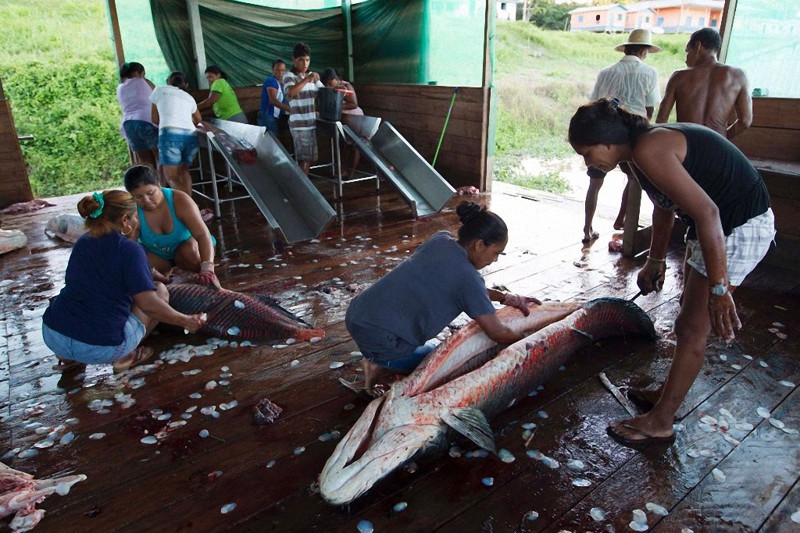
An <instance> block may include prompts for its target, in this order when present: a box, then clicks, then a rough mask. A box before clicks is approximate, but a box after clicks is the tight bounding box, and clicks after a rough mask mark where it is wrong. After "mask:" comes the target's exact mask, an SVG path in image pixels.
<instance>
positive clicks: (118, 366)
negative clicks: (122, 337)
mask: <svg viewBox="0 0 800 533" xmlns="http://www.w3.org/2000/svg"><path fill="white" fill-rule="evenodd" d="M155 353H156V352H155V351H154V350H153V349H152V348H148V347H147V346H139V347H138V348H136V349H135V350H134V351H132V352H131V353H129V354H128V355H126V356H125V357H123V358H121V359H117V360H116V361H114V363H113V366H114V373H115V374H117V373H119V372H125V371H126V370H128V369H129V368H131V367H133V366H136V365H140V364H142V363H144V362H145V361H147V360H148V359H150V358H151V357H153V356H154V355H155Z"/></svg>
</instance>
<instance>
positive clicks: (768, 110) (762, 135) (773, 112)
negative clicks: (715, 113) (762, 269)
mask: <svg viewBox="0 0 800 533" xmlns="http://www.w3.org/2000/svg"><path fill="white" fill-rule="evenodd" d="M734 143H735V144H736V145H737V146H738V147H739V148H740V149H741V150H742V151H743V152H744V153H745V155H747V156H748V157H749V158H750V159H751V161H752V162H753V163H754V164H755V166H756V168H758V170H759V172H760V173H761V175H762V176H763V178H764V181H765V182H766V184H767V188H768V189H769V195H770V200H771V202H772V210H773V211H774V212H775V228H776V229H777V231H778V236H777V237H776V239H775V240H776V243H777V246H776V247H774V248H772V250H771V251H770V253H769V255H768V256H767V259H766V261H767V262H768V263H771V264H775V265H777V266H782V267H785V268H789V269H791V270H794V271H796V272H800V100H793V99H787V98H754V99H753V125H752V126H751V127H750V128H749V129H747V130H745V131H744V132H743V133H742V134H741V135H739V136H737V137H736V138H734Z"/></svg>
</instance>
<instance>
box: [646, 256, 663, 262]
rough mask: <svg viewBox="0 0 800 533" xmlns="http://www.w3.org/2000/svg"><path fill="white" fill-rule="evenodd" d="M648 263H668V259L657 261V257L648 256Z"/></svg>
mask: <svg viewBox="0 0 800 533" xmlns="http://www.w3.org/2000/svg"><path fill="white" fill-rule="evenodd" d="M647 260H648V261H653V262H654V263H666V262H667V260H666V259H656V258H655V257H651V256H649V255H648V256H647Z"/></svg>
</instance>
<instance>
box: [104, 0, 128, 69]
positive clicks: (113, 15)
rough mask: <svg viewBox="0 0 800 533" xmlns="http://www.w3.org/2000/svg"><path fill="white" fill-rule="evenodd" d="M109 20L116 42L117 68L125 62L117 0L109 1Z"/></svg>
mask: <svg viewBox="0 0 800 533" xmlns="http://www.w3.org/2000/svg"><path fill="white" fill-rule="evenodd" d="M107 3H108V20H109V22H110V25H111V40H112V41H114V53H115V54H116V56H117V68H118V69H119V68H120V67H122V64H123V63H124V62H125V50H123V48H122V33H120V30H119V17H118V16H117V2H116V0H107Z"/></svg>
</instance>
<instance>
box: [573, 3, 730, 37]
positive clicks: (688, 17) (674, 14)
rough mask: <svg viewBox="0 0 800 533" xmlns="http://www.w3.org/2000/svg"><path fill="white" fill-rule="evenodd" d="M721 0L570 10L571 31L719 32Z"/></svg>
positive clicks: (722, 4) (618, 5)
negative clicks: (700, 30)
mask: <svg viewBox="0 0 800 533" xmlns="http://www.w3.org/2000/svg"><path fill="white" fill-rule="evenodd" d="M724 4H725V2H724V1H723V0H649V1H646V2H637V3H635V4H627V5H621V4H610V5H600V6H587V7H579V8H576V9H573V10H572V11H570V12H569V13H570V31H593V32H606V33H611V32H628V31H631V30H634V29H636V28H647V29H650V30H651V31H653V33H691V32H693V31H696V30H699V29H701V28H715V29H718V28H719V26H720V23H721V21H722V8H723V6H724Z"/></svg>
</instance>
